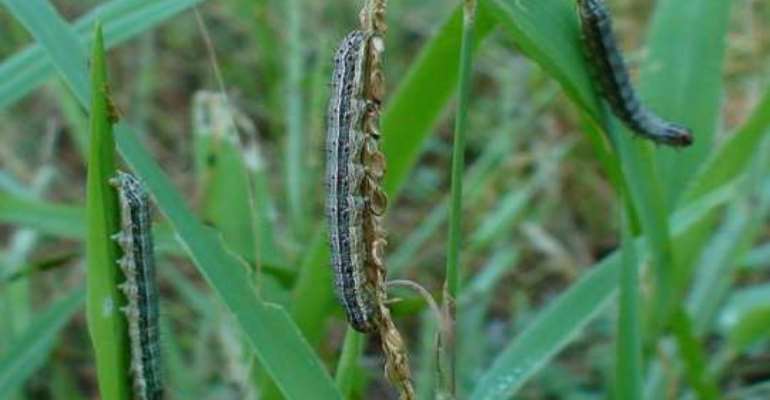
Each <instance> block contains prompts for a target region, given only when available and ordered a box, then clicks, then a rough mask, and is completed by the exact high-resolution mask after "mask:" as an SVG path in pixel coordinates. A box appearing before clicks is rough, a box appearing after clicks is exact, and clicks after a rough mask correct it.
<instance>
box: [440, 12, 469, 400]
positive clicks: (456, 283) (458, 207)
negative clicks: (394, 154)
mask: <svg viewBox="0 0 770 400" xmlns="http://www.w3.org/2000/svg"><path fill="white" fill-rule="evenodd" d="M475 19H476V1H475V0H465V1H464V7H463V33H462V44H461V47H460V74H459V82H458V105H457V115H456V117H455V131H454V143H453V148H452V178H451V180H452V189H451V191H452V193H451V203H450V211H449V246H448V248H447V264H446V290H445V296H444V309H445V310H447V312H448V313H449V314H450V315H449V316H450V317H451V319H452V321H454V319H455V310H454V307H455V304H454V302H455V299H457V298H458V296H459V295H460V281H461V279H462V270H461V268H460V248H461V242H462V193H463V186H462V183H463V182H462V178H463V170H464V169H465V135H466V131H467V128H468V108H469V106H468V103H469V101H470V91H471V73H472V69H473V58H472V56H473V33H474V28H475ZM453 325H454V324H453ZM452 330H453V331H454V327H453V328H452ZM447 335H448V336H450V337H448V338H445V340H444V343H445V344H446V350H447V354H448V357H447V360H445V361H446V363H447V364H448V367H449V368H444V370H445V371H447V372H448V373H449V390H450V392H451V393H455V381H456V379H455V373H456V369H455V358H456V354H455V351H454V349H455V348H456V346H455V340H456V339H457V338H455V337H454V336H455V335H454V332H451V333H447ZM445 366H447V365H445Z"/></svg>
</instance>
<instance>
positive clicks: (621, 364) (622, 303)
mask: <svg viewBox="0 0 770 400" xmlns="http://www.w3.org/2000/svg"><path fill="white" fill-rule="evenodd" d="M622 227H623V228H622V229H623V238H622V240H623V243H622V248H621V250H620V251H621V258H622V263H623V265H622V266H621V267H620V268H621V272H620V294H619V296H618V297H619V307H618V330H617V335H616V341H617V344H616V346H617V349H616V351H617V357H616V363H617V365H616V373H615V381H616V384H615V386H616V393H617V395H616V398H617V399H627V400H641V399H642V337H641V329H640V320H641V318H640V316H641V314H640V312H639V311H640V308H639V295H640V294H639V266H640V264H639V259H638V258H637V256H636V248H634V238H633V235H632V233H631V227H630V221H629V217H628V216H627V215H625V214H624V215H623V221H622Z"/></svg>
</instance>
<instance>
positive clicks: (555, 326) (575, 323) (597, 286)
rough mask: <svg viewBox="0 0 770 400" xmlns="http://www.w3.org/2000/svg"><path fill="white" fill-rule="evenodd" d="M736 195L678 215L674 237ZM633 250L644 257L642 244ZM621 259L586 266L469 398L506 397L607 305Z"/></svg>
mask: <svg viewBox="0 0 770 400" xmlns="http://www.w3.org/2000/svg"><path fill="white" fill-rule="evenodd" d="M736 194H737V190H736V188H735V187H734V185H730V186H725V187H723V188H720V189H719V190H717V191H715V192H712V193H710V194H709V195H708V196H707V197H704V198H703V199H702V200H700V201H698V202H696V203H693V204H691V205H689V206H688V207H687V208H685V209H682V210H681V211H679V212H677V213H676V214H675V215H674V216H673V218H672V220H673V223H672V225H673V227H674V231H675V233H676V234H677V235H680V234H682V233H683V232H684V231H686V230H687V229H689V228H690V227H692V226H693V225H694V224H696V223H698V222H700V221H701V220H702V219H703V218H705V217H707V216H708V215H709V214H710V212H711V211H712V210H713V209H714V208H715V207H718V206H720V205H722V204H724V203H725V202H726V201H729V200H730V199H731V198H732V197H734V196H735V195H736ZM634 246H635V247H636V249H637V252H638V254H639V257H640V258H641V257H644V256H645V255H646V252H644V251H640V249H642V250H644V249H645V248H646V246H644V245H643V242H641V241H640V240H638V239H637V241H636V243H635V244H634ZM620 267H621V257H620V253H619V252H618V251H616V252H613V253H612V254H610V255H609V256H607V257H605V258H604V259H603V260H602V261H601V262H599V263H598V264H597V265H594V266H592V267H590V268H589V272H588V273H586V274H584V275H583V276H582V277H581V278H580V280H578V281H577V282H575V283H574V284H573V285H572V286H570V288H569V289H568V290H567V291H566V292H564V293H562V294H561V296H559V298H557V299H556V300H554V301H553V302H552V303H551V304H549V305H548V306H546V307H545V308H544V309H543V310H542V311H541V312H540V313H539V314H538V316H537V318H536V319H535V320H534V322H532V323H531V324H530V325H528V326H527V328H526V329H525V330H524V331H523V332H522V333H521V334H519V335H518V336H517V337H516V338H515V339H514V340H512V341H511V342H510V343H509V344H508V346H507V347H506V348H505V349H504V350H502V352H501V354H500V355H499V356H498V357H497V359H496V360H495V361H494V363H493V365H492V367H491V368H490V369H489V370H487V371H486V373H485V374H484V375H483V376H482V377H481V378H480V379H479V382H478V384H477V385H476V388H475V389H474V391H473V395H472V396H471V397H470V398H472V399H474V400H475V399H481V400H487V399H507V398H510V396H511V395H512V394H513V393H515V392H516V391H517V390H518V389H519V388H521V386H522V385H523V384H524V382H526V381H527V379H529V378H530V377H531V376H532V375H534V374H535V373H536V372H537V371H538V370H539V369H540V368H542V367H543V366H544V365H545V364H546V363H547V362H548V361H549V360H550V359H551V358H552V357H553V356H554V355H556V353H557V352H558V351H559V350H561V349H562V348H563V347H564V346H565V345H566V344H567V343H569V341H570V340H571V339H572V338H574V337H575V336H576V335H577V334H578V333H579V332H580V330H581V329H582V327H583V326H585V324H586V323H588V321H590V320H591V318H593V317H594V316H595V315H596V314H597V313H599V312H600V311H601V310H602V309H603V308H604V306H605V305H606V304H607V302H608V301H609V300H610V299H611V298H612V296H613V294H614V293H615V292H616V290H617V287H618V282H619V278H620Z"/></svg>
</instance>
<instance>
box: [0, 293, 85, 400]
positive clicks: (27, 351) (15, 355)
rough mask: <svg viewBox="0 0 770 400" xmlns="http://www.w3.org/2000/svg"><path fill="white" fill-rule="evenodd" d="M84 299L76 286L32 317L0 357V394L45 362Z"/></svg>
mask: <svg viewBox="0 0 770 400" xmlns="http://www.w3.org/2000/svg"><path fill="white" fill-rule="evenodd" d="M83 300H85V291H84V290H83V288H77V289H75V290H74V291H72V293H70V294H68V295H67V297H65V298H63V299H61V300H59V301H57V302H56V303H55V304H53V305H52V306H50V307H49V308H48V309H47V310H45V311H43V312H42V313H41V314H39V315H38V316H37V318H35V319H34V320H33V321H32V323H31V324H30V326H29V327H28V328H27V329H26V332H24V333H23V334H22V335H20V336H19V337H20V338H21V339H20V340H19V341H18V342H16V343H13V344H12V345H11V346H10V347H9V349H11V350H10V351H9V352H8V353H6V354H4V355H3V356H2V357H0V398H8V396H10V395H11V394H12V393H14V392H16V391H17V390H18V389H20V388H21V386H22V385H24V382H26V381H27V379H28V378H29V377H30V376H31V375H32V374H33V373H34V372H35V371H36V370H37V369H38V368H39V367H40V366H41V365H42V364H43V363H44V362H45V359H46V357H47V356H48V353H49V352H50V351H51V347H53V345H54V343H55V342H56V338H57V337H58V336H59V333H60V331H61V330H62V328H63V327H64V325H65V324H66V323H67V321H69V320H70V319H71V318H72V316H73V315H75V313H76V312H77V311H78V310H80V307H81V306H82V305H83Z"/></svg>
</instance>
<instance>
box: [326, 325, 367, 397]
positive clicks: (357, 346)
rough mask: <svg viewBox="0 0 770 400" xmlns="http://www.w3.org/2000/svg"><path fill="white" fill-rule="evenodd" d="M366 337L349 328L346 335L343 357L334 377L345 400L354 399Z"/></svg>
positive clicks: (341, 356)
mask: <svg viewBox="0 0 770 400" xmlns="http://www.w3.org/2000/svg"><path fill="white" fill-rule="evenodd" d="M365 342H366V336H364V335H362V334H360V333H358V332H356V331H355V330H354V329H353V328H350V327H349V328H348V330H347V332H346V333H345V343H344V344H343V345H342V355H340V359H339V362H338V364H337V373H336V375H335V377H334V380H335V382H336V383H337V387H338V388H340V391H341V392H342V396H343V398H345V399H350V398H353V389H354V388H355V378H356V373H357V372H358V368H359V367H358V360H359V358H360V357H361V353H362V352H363V350H364V344H365Z"/></svg>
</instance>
